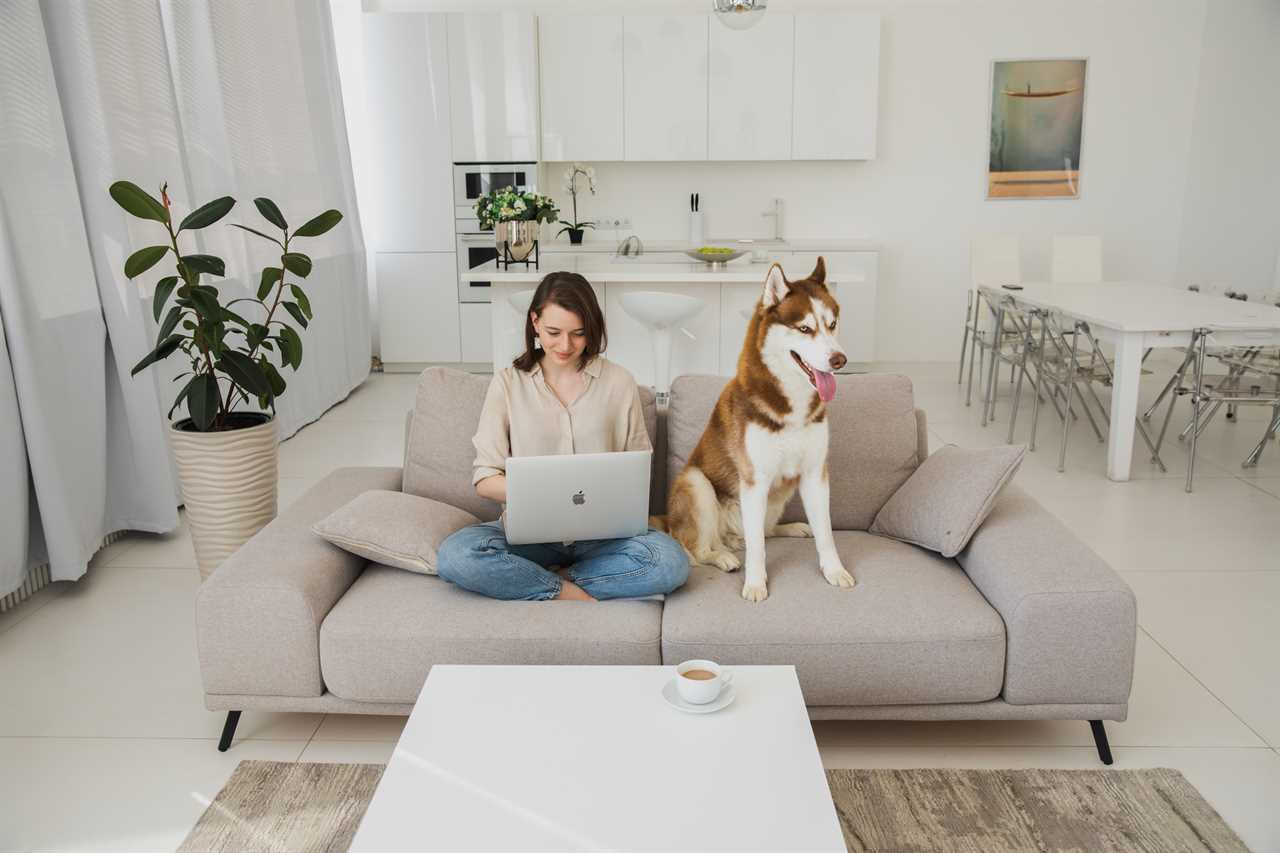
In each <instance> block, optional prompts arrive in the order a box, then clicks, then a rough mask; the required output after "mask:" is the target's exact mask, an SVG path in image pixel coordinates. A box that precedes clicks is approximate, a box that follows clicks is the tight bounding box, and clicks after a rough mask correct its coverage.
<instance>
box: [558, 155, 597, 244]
mask: <svg viewBox="0 0 1280 853" xmlns="http://www.w3.org/2000/svg"><path fill="white" fill-rule="evenodd" d="M579 175H581V176H583V177H584V178H586V179H587V189H589V190H591V194H592V195H595V194H596V170H595V169H594V168H592V167H591V166H588V165H586V164H585V163H574V164H573V165H572V166H570V167H569V168H567V169H565V170H564V191H565V192H567V193H568V194H569V197H570V198H572V199H573V221H572V222H565V221H564V220H563V219H562V220H560V224H561V225H563V226H564V227H563V228H561V229H560V230H559V231H558V232H557V233H556V236H557V237H559V236H560V235H561V234H563V233H564V232H566V231H568V232H569V242H570V243H572V244H574V245H575V246H576V245H578V244H579V243H581V242H582V234H583V231H584V230H585V229H587V228H595V227H596V224H595V223H594V222H579V221H578V176H579Z"/></svg>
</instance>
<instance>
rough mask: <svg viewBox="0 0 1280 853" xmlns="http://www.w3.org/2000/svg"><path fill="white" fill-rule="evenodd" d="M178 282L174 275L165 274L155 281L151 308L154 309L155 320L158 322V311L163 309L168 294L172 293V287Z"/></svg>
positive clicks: (167, 299)
mask: <svg viewBox="0 0 1280 853" xmlns="http://www.w3.org/2000/svg"><path fill="white" fill-rule="evenodd" d="M177 284H178V277H177V276H176V275H167V276H165V277H164V278H162V279H160V280H159V281H158V282H156V294H155V300H154V302H153V303H152V308H153V310H154V311H155V315H156V322H157V323H159V322H160V312H161V311H163V310H164V304H165V303H166V302H168V301H169V294H171V293H173V288H174V287H176V286H177Z"/></svg>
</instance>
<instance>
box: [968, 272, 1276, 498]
mask: <svg viewBox="0 0 1280 853" xmlns="http://www.w3.org/2000/svg"><path fill="white" fill-rule="evenodd" d="M979 290H980V291H981V293H982V295H983V297H984V298H986V299H987V300H988V301H989V302H990V304H991V305H992V306H993V307H994V308H995V309H996V312H997V321H996V326H995V328H997V329H999V328H1002V327H1003V324H1004V311H1005V309H1006V308H1007V307H1009V306H1010V305H1012V306H1013V307H1014V308H1015V309H1017V310H1028V309H1031V308H1038V309H1041V310H1044V311H1050V312H1053V313H1055V314H1058V315H1060V316H1062V317H1066V318H1071V319H1072V320H1080V321H1083V322H1085V323H1088V324H1089V330H1090V331H1091V332H1092V334H1093V336H1094V337H1095V338H1097V339H1098V340H1100V341H1107V342H1109V343H1110V344H1111V345H1112V346H1113V347H1114V348H1115V366H1114V370H1115V376H1114V378H1113V379H1112V388H1111V428H1110V431H1109V432H1108V435H1107V477H1108V478H1109V479H1111V480H1115V481H1117V482H1123V481H1126V480H1128V479H1129V473H1130V467H1131V464H1132V461H1133V439H1134V431H1135V430H1134V426H1135V424H1136V419H1137V416H1138V390H1139V388H1138V385H1139V381H1140V380H1141V378H1142V361H1143V358H1144V354H1145V352H1146V351H1147V350H1148V349H1159V348H1164V347H1180V346H1187V345H1188V344H1190V342H1191V335H1192V332H1193V331H1195V330H1196V329H1205V328H1207V329H1211V330H1212V331H1213V342H1214V343H1215V344H1216V345H1219V346H1267V345H1272V344H1280V308H1276V307H1274V306H1271V305H1265V304H1262V303H1255V302H1241V301H1239V300H1236V299H1227V298H1225V297H1223V296H1212V295H1208V294H1204V293H1197V292H1194V291H1190V290H1184V289H1181V288H1177V287H1172V286H1167V285H1160V284H1152V283H1149V282H1139V281H1106V282H1098V283H1089V284H1065V283H1057V284H1049V283H1035V282H1028V283H1024V284H1023V286H1022V289H1021V290H1009V289H1006V288H1003V287H996V286H984V287H980V288H979ZM991 385H992V392H993V393H994V387H993V386H994V382H993V383H991Z"/></svg>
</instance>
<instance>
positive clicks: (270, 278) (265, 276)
mask: <svg viewBox="0 0 1280 853" xmlns="http://www.w3.org/2000/svg"><path fill="white" fill-rule="evenodd" d="M281 275H283V271H282V270H281V269H280V267H267V268H266V269H264V270H263V271H262V283H261V284H259V285H258V298H259V299H266V298H267V297H268V296H270V295H271V288H273V287H275V286H276V282H277V281H279V280H280V276H281Z"/></svg>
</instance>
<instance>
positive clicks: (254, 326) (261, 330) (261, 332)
mask: <svg viewBox="0 0 1280 853" xmlns="http://www.w3.org/2000/svg"><path fill="white" fill-rule="evenodd" d="M268 334H269V330H268V329H267V327H266V326H264V325H262V324H261V323H251V324H250V325H249V329H248V331H247V332H245V337H246V338H247V339H248V341H249V349H256V348H257V347H258V346H259V345H260V344H261V343H262V342H263V341H265V340H266V339H267V335H268Z"/></svg>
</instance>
